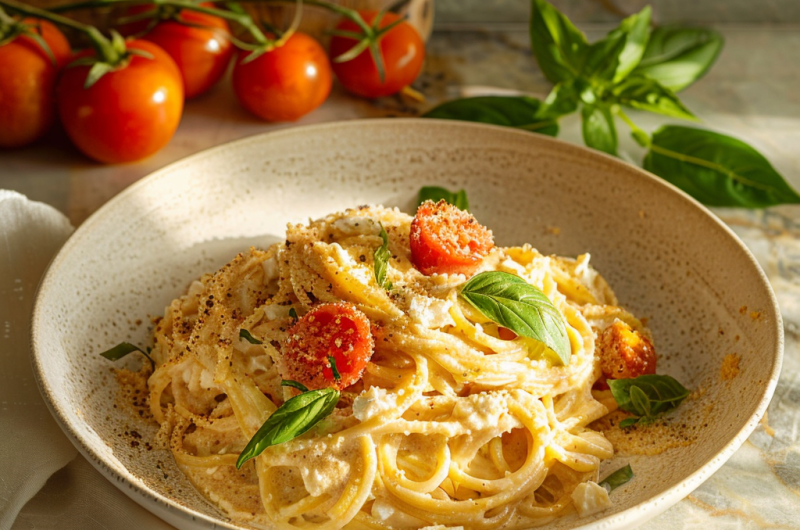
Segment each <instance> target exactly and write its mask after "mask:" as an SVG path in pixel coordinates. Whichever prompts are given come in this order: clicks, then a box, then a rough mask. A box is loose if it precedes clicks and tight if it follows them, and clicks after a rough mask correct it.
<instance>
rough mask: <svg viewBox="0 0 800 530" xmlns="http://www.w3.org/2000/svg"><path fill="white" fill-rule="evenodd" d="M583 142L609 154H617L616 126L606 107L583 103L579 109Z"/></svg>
mask: <svg viewBox="0 0 800 530" xmlns="http://www.w3.org/2000/svg"><path fill="white" fill-rule="evenodd" d="M581 118H582V119H583V141H584V143H585V144H586V145H587V146H589V147H592V148H594V149H597V150H598V151H603V152H604V153H608V154H610V155H614V156H616V155H617V145H618V140H617V128H616V126H615V125H614V117H613V116H612V115H611V112H610V111H609V110H608V108H607V107H598V106H594V105H584V106H583V109H581Z"/></svg>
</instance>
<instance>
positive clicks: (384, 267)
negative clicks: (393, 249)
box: [372, 224, 392, 290]
mask: <svg viewBox="0 0 800 530" xmlns="http://www.w3.org/2000/svg"><path fill="white" fill-rule="evenodd" d="M381 239H382V240H383V243H382V244H381V246H379V247H378V248H376V249H375V252H374V253H373V255H372V259H373V262H374V265H373V269H374V271H375V281H377V282H378V285H379V286H380V287H382V288H384V289H389V290H391V288H392V284H391V282H389V281H387V279H386V273H387V272H388V271H389V258H390V257H391V256H392V254H391V253H390V252H389V234H387V233H386V229H385V228H384V227H383V224H381Z"/></svg>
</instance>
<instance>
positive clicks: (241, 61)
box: [233, 32, 333, 121]
mask: <svg viewBox="0 0 800 530" xmlns="http://www.w3.org/2000/svg"><path fill="white" fill-rule="evenodd" d="M250 53H252V52H249V51H244V50H242V51H240V52H239V56H238V57H237V59H236V65H235V66H234V68H233V90H234V92H235V93H236V97H237V98H238V99H239V102H240V103H241V104H242V106H243V107H244V108H246V109H247V110H249V111H250V112H252V113H253V114H255V115H256V116H258V117H260V118H262V119H265V120H268V121H295V120H298V119H300V118H301V117H302V116H304V115H306V114H308V113H309V112H311V111H312V110H314V109H316V108H317V107H319V106H320V105H322V103H323V102H324V101H325V100H326V99H327V97H328V94H330V91H331V85H332V83H333V74H332V73H331V67H330V64H329V63H328V56H327V55H326V54H325V50H324V49H323V48H322V46H321V45H320V44H319V43H318V42H317V41H316V40H314V39H313V38H311V37H309V36H308V35H306V34H305V33H299V32H296V33H293V34H292V36H291V37H289V38H288V39H287V40H286V42H284V43H283V44H282V45H280V46H277V47H276V48H274V49H272V50H270V51H267V52H264V53H262V54H261V55H259V56H258V57H257V58H255V59H253V60H251V61H248V57H249V56H250Z"/></svg>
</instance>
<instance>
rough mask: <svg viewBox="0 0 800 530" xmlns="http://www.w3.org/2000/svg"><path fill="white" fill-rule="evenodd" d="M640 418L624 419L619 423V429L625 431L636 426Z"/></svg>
mask: <svg viewBox="0 0 800 530" xmlns="http://www.w3.org/2000/svg"><path fill="white" fill-rule="evenodd" d="M640 419H641V418H625V419H624V420H622V421H621V422H619V428H620V429H627V428H628V427H632V426H634V425H636V424H637V423H638V422H639V420H640Z"/></svg>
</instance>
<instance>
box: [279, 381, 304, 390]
mask: <svg viewBox="0 0 800 530" xmlns="http://www.w3.org/2000/svg"><path fill="white" fill-rule="evenodd" d="M281 386H290V387H292V388H296V389H297V390H299V391H300V392H308V388H307V387H306V385H304V384H303V383H300V382H298V381H292V380H291V379H281Z"/></svg>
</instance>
